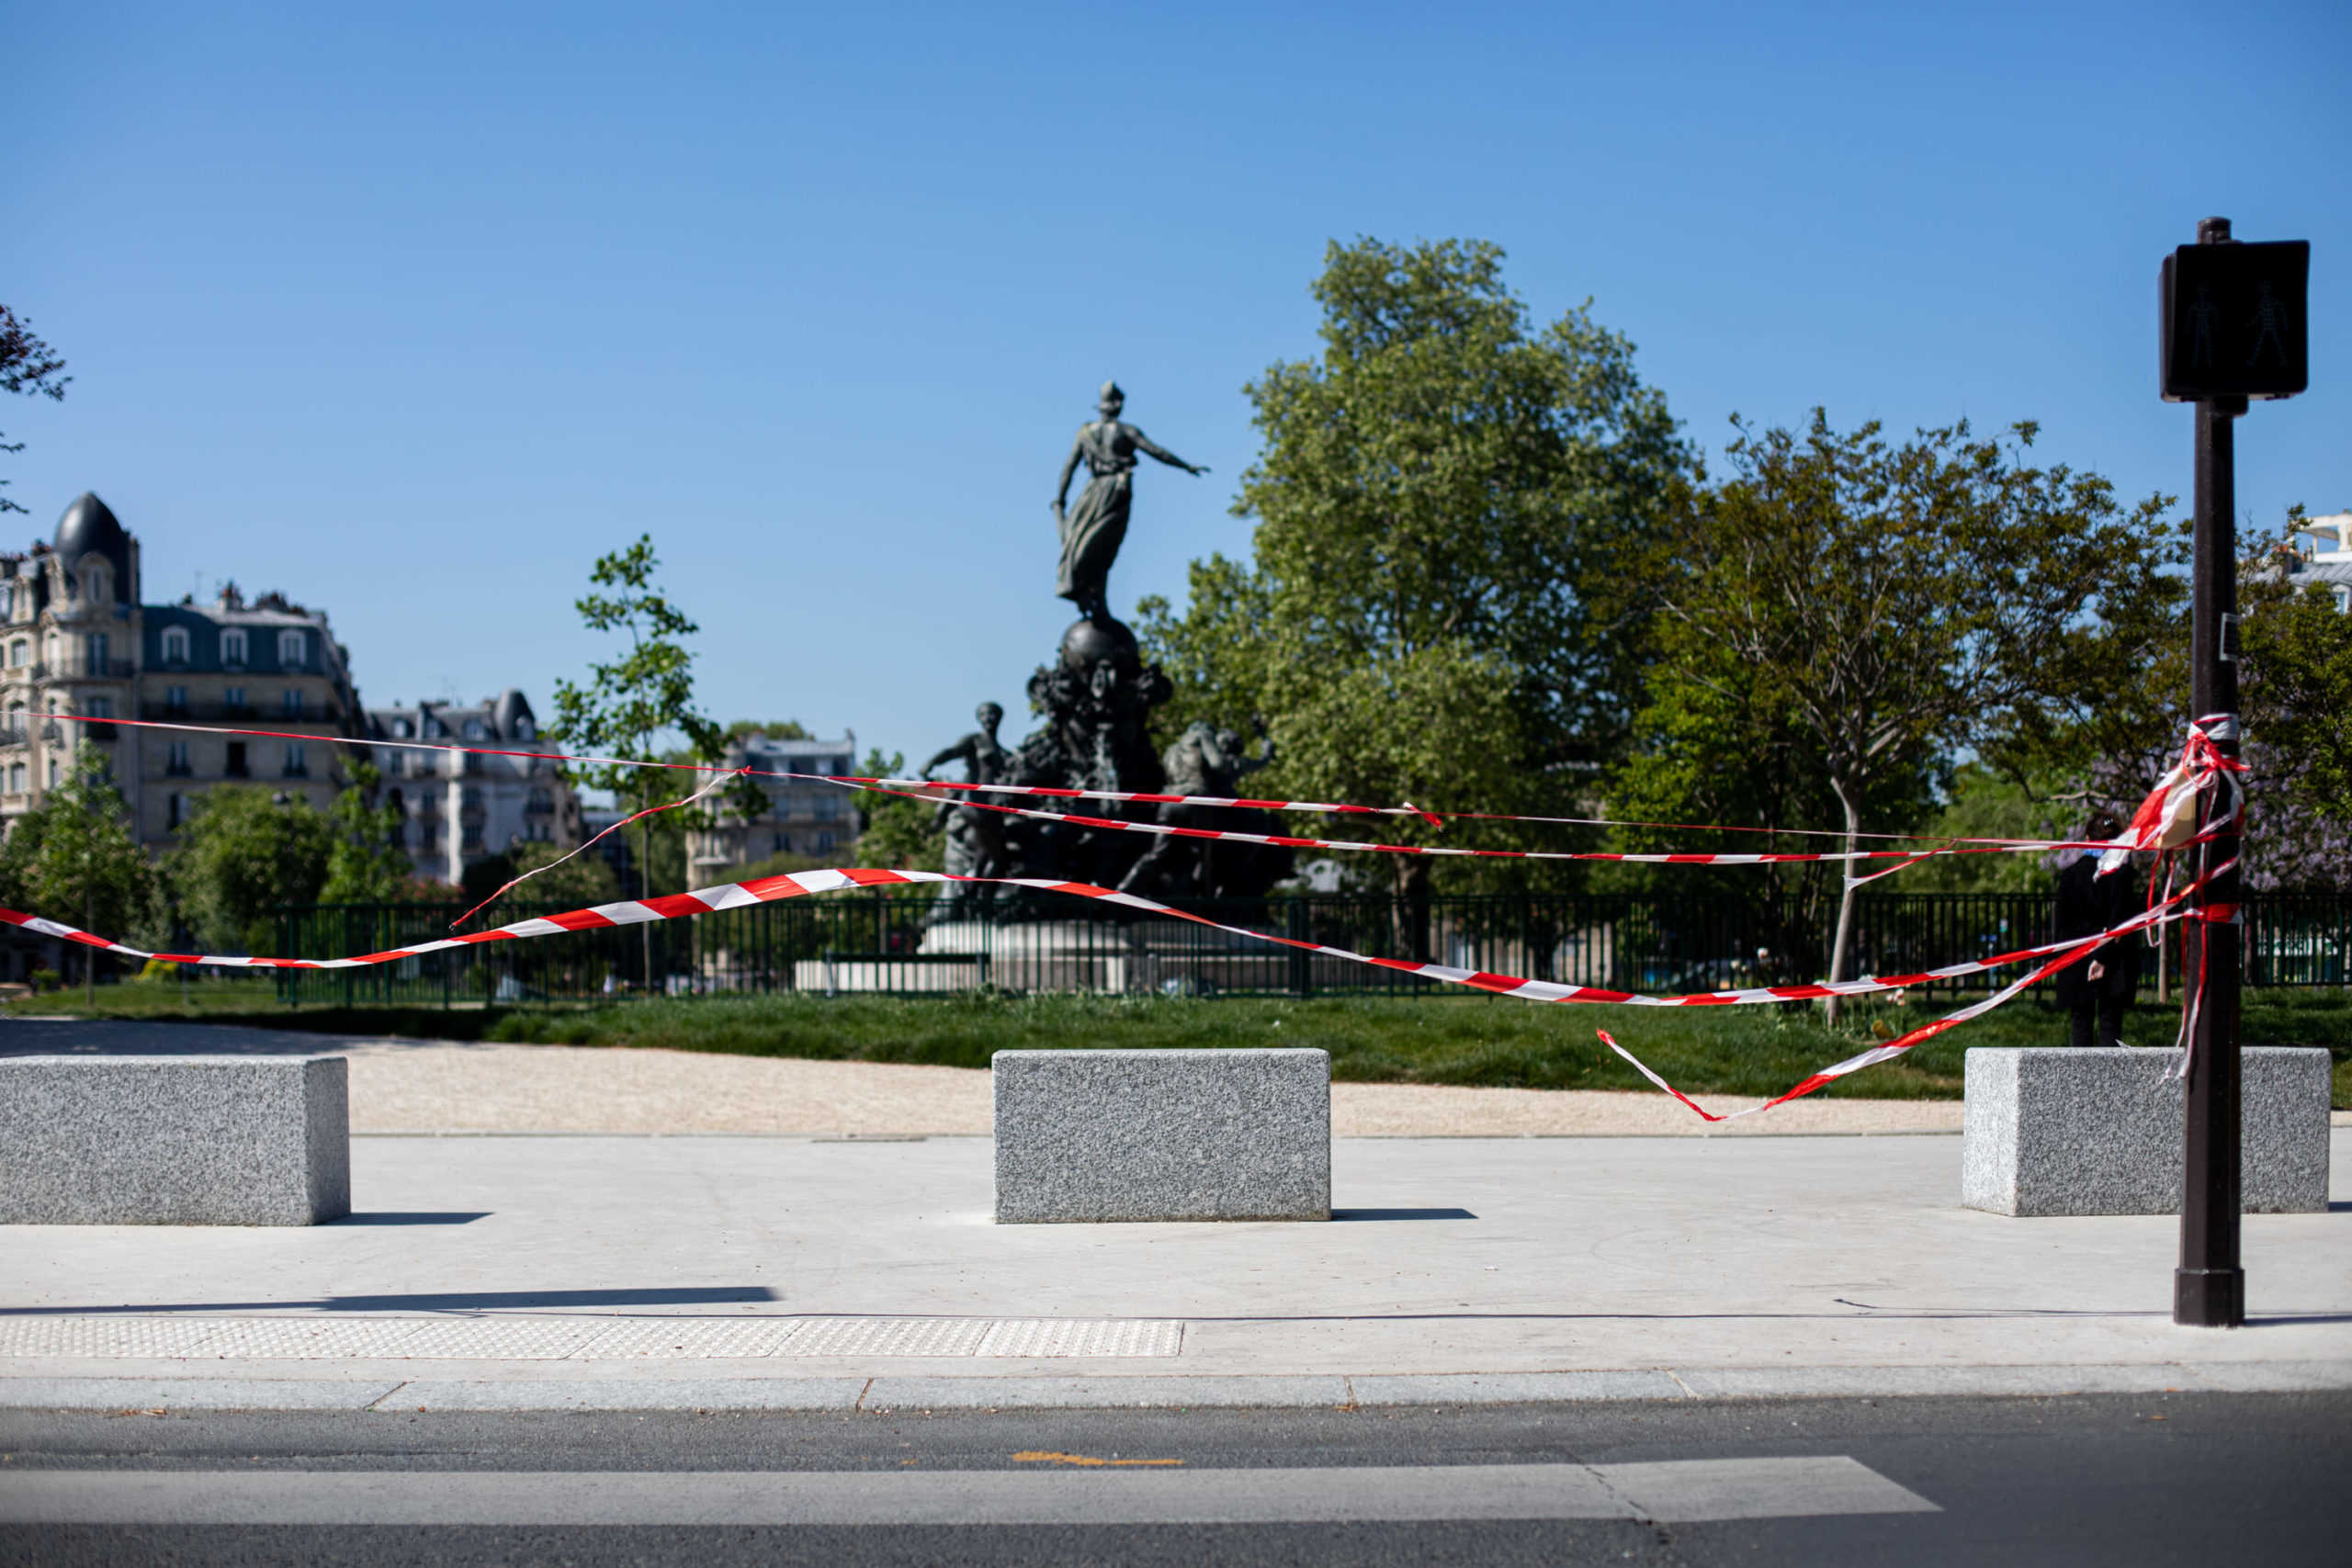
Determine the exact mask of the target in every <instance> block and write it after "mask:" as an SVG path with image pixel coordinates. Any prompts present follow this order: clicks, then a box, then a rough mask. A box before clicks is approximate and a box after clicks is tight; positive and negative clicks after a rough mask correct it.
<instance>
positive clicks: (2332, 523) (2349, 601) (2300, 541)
mask: <svg viewBox="0 0 2352 1568" xmlns="http://www.w3.org/2000/svg"><path fill="white" fill-rule="evenodd" d="M2295 535H2296V536H2297V537H2294V538H2290V541H2289V544H2290V549H2289V550H2288V552H2287V558H2286V560H2285V562H2284V563H2283V564H2284V566H2285V569H2286V573H2287V581H2288V582H2289V583H2290V584H2291V585H2293V586H2294V587H2297V588H2304V587H2312V586H2317V587H2322V588H2324V589H2326V590H2327V592H2328V593H2329V594H2330V595H2331V596H2332V597H2333V598H2334V599H2335V608H2336V609H2337V611H2338V612H2340V613H2342V614H2345V615H2352V512H2338V513H2334V514H2332V515H2330V516H2326V517H2312V518H2306V519H2305V520H2304V521H2303V522H2302V523H2301V524H2300V525H2297V526H2296V528H2295Z"/></svg>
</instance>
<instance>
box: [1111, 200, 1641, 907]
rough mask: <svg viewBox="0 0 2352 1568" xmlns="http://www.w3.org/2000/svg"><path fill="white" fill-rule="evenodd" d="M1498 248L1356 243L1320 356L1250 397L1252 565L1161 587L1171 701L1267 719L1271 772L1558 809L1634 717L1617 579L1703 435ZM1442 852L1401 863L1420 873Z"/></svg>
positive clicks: (1246, 481) (1149, 629)
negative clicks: (1545, 315) (1685, 433)
mask: <svg viewBox="0 0 2352 1568" xmlns="http://www.w3.org/2000/svg"><path fill="white" fill-rule="evenodd" d="M1502 268H1503V253H1502V251H1501V249H1500V248H1499V247H1498V246H1495V245H1492V244H1488V243H1483V242H1470V241H1438V242H1425V243H1418V244H1412V245H1397V244H1387V243H1382V242H1380V241H1377V240H1372V239H1363V240H1359V241H1357V242H1355V243H1351V244H1340V243H1333V244H1332V245H1331V246H1330V247H1329V250H1328V251H1327V253H1326V254H1325V265H1324V270H1323V273H1322V275H1321V276H1320V277H1318V278H1317V280H1316V283H1315V285H1314V294H1315V298H1316V299H1317V301H1318V303H1320V305H1321V306H1322V310H1323V322H1322V329H1321V335H1322V340H1323V350H1322V353H1321V355H1319V356H1318V357H1317V358H1316V359H1314V360H1309V361H1297V362H1285V363H1281V364H1276V365H1273V366H1272V367H1269V368H1268V369H1267V370H1266V371H1265V373H1264V374H1263V375H1262V376H1261V377H1260V378H1258V379H1257V380H1255V381H1253V382H1252V383H1250V385H1249V387H1248V388H1247V389H1246V390H1247V392H1248V395H1249V397H1250V400H1251V402H1252V404H1253V407H1254V418H1255V422H1256V423H1257V426H1258V429H1259V431H1260V433H1261V435H1262V437H1263V442H1264V445H1263V449H1262V451H1261V455H1260V457H1259V458H1258V460H1257V461H1256V462H1255V463H1253V464H1252V465H1251V466H1250V468H1249V469H1248V470H1247V471H1246V472H1245V473H1244V474H1243V476H1242V480H1241V490H1240V494H1239V496H1238V499H1237V501H1236V502H1235V506H1234V510H1235V513H1236V514H1237V515H1240V516H1244V517H1254V518H1256V519H1257V520H1258V527H1257V531H1256V534H1255V536H1254V541H1253V557H1252V559H1251V560H1250V561H1249V562H1247V563H1241V562H1235V561H1231V560H1227V559H1226V558H1222V557H1211V558H1209V559H1207V560H1205V561H1200V562H1195V563H1194V566H1193V572H1192V582H1191V600H1190V603H1189V604H1188V605H1187V606H1186V607H1185V609H1184V610H1183V611H1182V614H1181V615H1180V614H1177V613H1175V612H1174V611H1172V610H1171V608H1170V606H1169V605H1167V604H1165V603H1164V602H1159V601H1148V602H1147V603H1146V604H1145V605H1144V607H1143V615H1142V620H1143V635H1144V638H1145V641H1146V643H1147V645H1148V648H1149V649H1150V651H1151V654H1152V656H1153V657H1154V658H1156V659H1158V660H1160V661H1161V663H1162V664H1163V666H1164V667H1165V668H1167V669H1168V671H1170V675H1171V676H1172V677H1174V679H1175V680H1176V682H1177V684H1178V699H1177V701H1176V703H1175V704H1173V705H1171V707H1170V712H1169V714H1168V718H1169V719H1170V720H1172V721H1174V722H1177V723H1182V722H1185V721H1187V720H1189V719H1191V718H1193V717H1197V716H1208V717H1214V718H1216V719H1218V720H1220V721H1222V722H1225V723H1227V724H1237V725H1238V724H1239V723H1241V722H1243V721H1245V720H1246V719H1248V718H1249V717H1250V716H1262V717H1263V718H1264V720H1265V722H1266V724H1267V727H1268V730H1269V733H1270V735H1271V737H1272V739H1273V741H1274V743H1275V746H1276V749H1277V751H1278V754H1279V756H1280V761H1278V762H1277V764H1276V771H1275V773H1272V774H1271V775H1269V782H1268V783H1267V784H1265V785H1264V786H1262V787H1266V788H1270V789H1271V788H1277V787H1279V788H1280V789H1281V790H1282V791H1283V792H1285V793H1288V794H1291V795H1300V796H1308V797H1317V798H1322V799H1359V800H1362V799H1372V800H1379V801H1384V802H1392V803H1393V802H1395V801H1397V800H1398V799H1410V800H1411V801H1413V802H1415V803H1416V804H1419V805H1421V806H1424V807H1457V808H1477V809H1489V810H1510V809H1512V807H1513V806H1514V804H1528V803H1534V802H1539V801H1541V802H1544V803H1553V804H1555V803H1556V801H1557V799H1558V797H1559V795H1561V793H1562V792H1563V790H1564V789H1573V788H1574V787H1575V781H1577V780H1578V779H1581V778H1583V777H1586V776H1588V773H1589V769H1590V768H1592V767H1594V766H1596V765H1597V764H1598V763H1599V762H1600V761H1601V760H1602V759H1603V758H1605V757H1606V756H1607V755H1608V754H1609V753H1610V751H1611V749H1612V748H1613V746H1614V744H1615V743H1616V740H1617V739H1618V737H1620V736H1621V735H1622V734H1623V731H1624V728H1625V726H1626V723H1627V721H1628V719H1629V718H1630V716H1631V714H1632V710H1633V705H1634V690H1635V687H1636V683H1637V680H1638V671H1637V669H1636V668H1635V667H1634V664H1633V663H1632V661H1631V660H1630V659H1629V658H1628V657H1627V654H1628V649H1627V647H1626V643H1625V639H1624V638H1623V637H1622V636H1619V635H1617V634H1618V631H1619V629H1620V628H1619V627H1618V626H1617V625H1616V620H1617V617H1618V616H1619V615H1621V614H1623V609H1622V606H1621V604H1620V601H1619V598H1618V596H1617V595H1616V593H1615V592H1614V589H1613V586H1612V585H1613V582H1614V580H1615V579H1616V577H1617V575H1618V567H1619V563H1620V561H1621V559H1622V558H1623V555H1624V553H1625V552H1626V550H1627V549H1629V548H1630V547H1632V545H1633V543H1634V541H1636V540H1638V539H1639V538H1641V537H1642V536H1644V535H1645V534H1646V533H1647V532H1649V531H1650V530H1652V529H1654V528H1656V527H1657V525H1658V524H1659V523H1660V521H1661V519H1662V517H1663V514H1664V510H1665V503H1666V498H1667V495H1668V490H1669V487H1670V486H1671V484H1672V482H1673V479H1674V478H1675V476H1676V474H1677V473H1678V472H1679V470H1680V469H1681V468H1682V466H1683V464H1684V462H1685V461H1686V454H1685V452H1684V449H1683V446H1682V445H1681V443H1680V441H1679V438H1678V436H1677V434H1676V429H1675V424H1674V421H1673V420H1672V418H1671V417H1670V416H1669V415H1668V412H1667V407H1666V400H1665V399H1664V398H1663V397H1662V396H1661V395H1660V394H1659V393H1658V392H1657V391H1656V390H1655V389H1652V388H1649V387H1647V386H1645V384H1644V383H1643V382H1642V381H1641V379H1640V378H1639V377H1638V376H1637V375H1636V374H1635V372H1634V361H1633V355H1634V350H1633V345H1632V344H1630V343H1628V342H1627V341H1626V340H1625V339H1624V338H1623V336H1621V335H1619V334H1618V333H1613V332H1611V331H1609V330H1607V329H1606V328H1604V327H1602V326H1601V325H1600V324H1599V323H1598V322H1597V321H1594V319H1593V318H1592V315H1591V313H1590V310H1589V308H1587V307H1580V308H1578V309H1576V310H1570V311H1567V312H1566V313H1565V314H1564V315H1562V316H1560V317H1559V318H1557V319H1556V320H1555V321H1552V322H1551V323H1550V324H1549V325H1548V326H1544V327H1540V328H1539V327H1535V326H1533V325H1532V324H1531V321H1530V319H1529V315H1528V311H1527V308H1526V306H1525V305H1524V304H1523V303H1522V302H1521V300H1520V299H1518V298H1517V297H1516V296H1515V295H1513V294H1512V293H1511V292H1510V289H1509V288H1507V287H1506V286H1505V284H1504V281H1503V274H1502ZM1579 769H1581V770H1587V771H1588V772H1578V771H1577V770H1579ZM1373 830H1374V831H1377V832H1385V833H1387V834H1389V835H1391V836H1394V837H1403V838H1415V837H1423V836H1426V835H1427V834H1428V832H1429V831H1430V829H1428V827H1427V826H1426V824H1422V823H1420V822H1419V821H1418V820H1417V819H1401V820H1400V819H1384V821H1383V824H1382V825H1376V826H1375V827H1374V829H1373ZM1478 831H1480V830H1478V829H1459V828H1457V829H1453V830H1451V832H1452V837H1453V838H1454V839H1461V838H1463V837H1464V834H1476V832H1478ZM1484 831H1485V832H1486V833H1487V836H1489V837H1498V836H1504V837H1507V835H1505V834H1503V833H1502V830H1500V829H1485V830H1484ZM1390 868H1391V871H1392V874H1394V875H1395V876H1396V877H1397V882H1398V884H1399V886H1400V887H1403V888H1407V889H1409V888H1410V887H1412V886H1418V885H1419V884H1420V882H1421V881H1422V879H1423V878H1424V877H1425V876H1426V875H1427V874H1428V871H1429V869H1430V862H1429V861H1427V860H1424V859H1419V858H1417V857H1405V856H1397V857H1392V858H1391V861H1390ZM1454 874H1473V873H1470V872H1468V871H1467V869H1466V868H1464V869H1463V870H1458V871H1456V872H1455V873H1454Z"/></svg>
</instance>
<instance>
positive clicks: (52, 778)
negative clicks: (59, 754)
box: [49, 757, 58, 789]
mask: <svg viewBox="0 0 2352 1568" xmlns="http://www.w3.org/2000/svg"><path fill="white" fill-rule="evenodd" d="M57 771H58V770H57V759H56V758H54V757H51V759H50V760H49V787H50V788H51V789H55V788H56V787H57Z"/></svg>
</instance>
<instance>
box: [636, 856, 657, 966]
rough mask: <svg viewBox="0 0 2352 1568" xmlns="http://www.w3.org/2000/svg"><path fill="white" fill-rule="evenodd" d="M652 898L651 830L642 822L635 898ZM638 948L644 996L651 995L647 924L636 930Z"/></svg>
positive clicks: (650, 941)
mask: <svg viewBox="0 0 2352 1568" xmlns="http://www.w3.org/2000/svg"><path fill="white" fill-rule="evenodd" d="M652 896H653V829H652V828H651V827H650V825H649V824H647V823H644V822H639V824H638V825H637V897H638V901H639V903H642V902H644V901H645V900H646V899H648V898H650V897H652ZM637 936H638V942H639V948H640V949H641V951H642V952H643V953H644V955H645V994H646V995H648V996H651V995H652V994H653V926H652V924H651V922H650V921H649V922H648V923H646V924H644V925H641V926H639V927H638V928H637Z"/></svg>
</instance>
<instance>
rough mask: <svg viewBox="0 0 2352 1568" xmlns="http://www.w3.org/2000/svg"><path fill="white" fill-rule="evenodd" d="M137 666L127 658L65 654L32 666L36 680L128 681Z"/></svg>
mask: <svg viewBox="0 0 2352 1568" xmlns="http://www.w3.org/2000/svg"><path fill="white" fill-rule="evenodd" d="M137 673H139V666H138V665H137V664H136V663H135V662H133V661H132V660H128V659H85V658H81V657H78V656H76V655H74V654H66V655H63V656H62V657H60V658H57V659H50V660H42V661H41V662H40V663H38V664H36V665H34V666H33V679H34V680H36V681H128V680H130V678H131V677H132V676H133V675H136V674H137Z"/></svg>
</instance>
